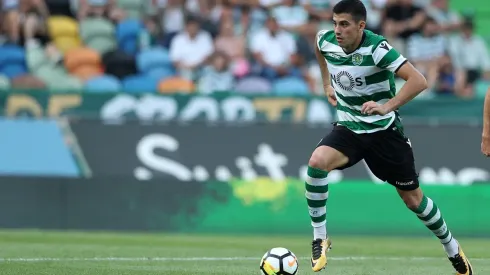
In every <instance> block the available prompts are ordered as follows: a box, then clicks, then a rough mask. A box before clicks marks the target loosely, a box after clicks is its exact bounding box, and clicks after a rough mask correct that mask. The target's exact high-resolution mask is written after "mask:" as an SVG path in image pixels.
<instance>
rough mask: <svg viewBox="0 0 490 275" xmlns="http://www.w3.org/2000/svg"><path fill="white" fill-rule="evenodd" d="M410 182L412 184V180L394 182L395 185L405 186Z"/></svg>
mask: <svg viewBox="0 0 490 275" xmlns="http://www.w3.org/2000/svg"><path fill="white" fill-rule="evenodd" d="M412 184H413V180H411V181H407V182H399V181H397V182H396V185H400V186H407V185H412Z"/></svg>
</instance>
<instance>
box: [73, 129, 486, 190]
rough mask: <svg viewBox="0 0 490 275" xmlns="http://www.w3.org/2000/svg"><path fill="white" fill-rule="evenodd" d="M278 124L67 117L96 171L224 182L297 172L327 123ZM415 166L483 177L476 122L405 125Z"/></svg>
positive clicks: (457, 178) (435, 180)
mask: <svg viewBox="0 0 490 275" xmlns="http://www.w3.org/2000/svg"><path fill="white" fill-rule="evenodd" d="M331 127H332V125H329V126H325V127H308V126H306V125H300V124H297V125H290V124H289V125H285V124H247V125H231V124H215V125H210V124H204V123H189V124H182V123H166V124H159V125H156V124H142V123H139V122H127V123H124V124H115V125H111V124H105V123H103V122H101V121H99V120H73V121H71V123H70V129H71V132H73V135H74V136H76V138H77V141H78V145H79V147H80V148H81V150H80V151H81V152H83V156H80V157H79V158H83V162H84V163H87V165H88V166H89V168H90V171H91V173H92V174H93V175H94V176H96V177H112V176H116V177H128V178H136V179H139V180H150V179H170V180H175V179H177V180H181V181H192V180H196V181H206V180H219V181H228V180H229V179H231V178H241V179H245V180H255V179H257V178H261V177H267V178H271V179H272V180H277V181H280V180H285V179H286V178H299V179H301V178H303V177H304V176H305V174H306V164H307V162H308V159H309V157H310V155H311V152H312V150H313V149H314V148H315V146H316V144H317V143H318V142H319V141H320V139H321V138H323V137H324V136H325V135H326V134H327V133H328V132H329V131H330V129H331ZM405 132H406V134H407V135H408V136H409V138H410V140H411V144H412V146H413V148H414V153H415V157H416V167H417V169H418V170H419V173H420V181H421V182H422V183H423V184H426V185H430V184H445V185H470V184H473V183H475V182H482V181H490V165H489V163H488V160H487V159H486V158H485V157H484V156H483V155H482V154H481V153H480V144H481V143H480V142H481V141H480V136H481V131H480V129H479V127H472V126H464V125H459V126H457V125H446V126H442V125H439V126H429V125H410V126H406V127H405ZM329 177H330V182H341V181H346V180H347V181H350V180H364V181H366V180H368V181H373V182H378V183H379V180H378V179H377V178H376V177H375V176H374V175H372V173H371V171H370V170H369V169H368V168H367V166H366V164H365V163H364V162H360V163H358V164H357V165H355V166H354V167H352V168H350V169H347V170H343V171H334V172H332V173H331V174H330V175H329Z"/></svg>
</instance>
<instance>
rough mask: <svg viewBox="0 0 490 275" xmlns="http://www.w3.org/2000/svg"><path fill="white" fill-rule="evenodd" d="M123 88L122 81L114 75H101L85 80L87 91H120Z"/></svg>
mask: <svg viewBox="0 0 490 275" xmlns="http://www.w3.org/2000/svg"><path fill="white" fill-rule="evenodd" d="M121 89H122V85H121V82H120V81H119V79H117V78H116V77H115V76H113V75H101V76H97V77H95V78H92V79H89V80H87V82H85V90H86V91H87V92H118V91H120V90H121Z"/></svg>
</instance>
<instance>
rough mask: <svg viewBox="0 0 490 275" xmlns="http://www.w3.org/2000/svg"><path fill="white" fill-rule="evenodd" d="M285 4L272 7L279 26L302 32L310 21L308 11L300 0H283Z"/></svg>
mask: <svg viewBox="0 0 490 275" xmlns="http://www.w3.org/2000/svg"><path fill="white" fill-rule="evenodd" d="M282 3H283V5H281V6H278V7H275V8H274V9H272V15H273V16H274V17H275V18H276V20H277V22H278V24H279V26H280V27H281V28H282V29H284V30H287V31H290V32H302V31H303V27H304V26H305V25H306V23H307V21H308V12H307V11H306V10H305V8H304V7H303V6H301V5H299V4H298V0H283V2H282Z"/></svg>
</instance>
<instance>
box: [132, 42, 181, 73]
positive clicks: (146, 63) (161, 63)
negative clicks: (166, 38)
mask: <svg viewBox="0 0 490 275" xmlns="http://www.w3.org/2000/svg"><path fill="white" fill-rule="evenodd" d="M171 66H172V62H171V61H170V57H169V53H168V51H167V50H166V49H165V48H161V47H154V48H150V49H146V50H144V51H141V52H140V53H138V55H137V56H136V67H137V69H138V71H139V72H141V73H143V74H150V73H151V71H152V70H155V69H158V68H160V69H161V68H165V67H171Z"/></svg>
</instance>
